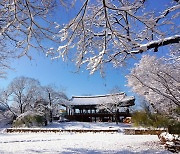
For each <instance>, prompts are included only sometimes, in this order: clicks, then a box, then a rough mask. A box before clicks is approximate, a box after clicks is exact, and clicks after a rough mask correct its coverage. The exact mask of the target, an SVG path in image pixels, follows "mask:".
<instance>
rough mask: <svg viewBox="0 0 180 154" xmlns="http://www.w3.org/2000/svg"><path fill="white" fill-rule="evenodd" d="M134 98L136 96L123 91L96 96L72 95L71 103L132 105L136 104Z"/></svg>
mask: <svg viewBox="0 0 180 154" xmlns="http://www.w3.org/2000/svg"><path fill="white" fill-rule="evenodd" d="M134 100H135V98H134V96H126V94H125V93H124V92H122V93H115V94H107V95H95V96H72V99H71V101H70V105H72V106H73V105H99V104H105V103H107V104H111V103H112V104H114V103H121V105H120V106H132V105H134Z"/></svg>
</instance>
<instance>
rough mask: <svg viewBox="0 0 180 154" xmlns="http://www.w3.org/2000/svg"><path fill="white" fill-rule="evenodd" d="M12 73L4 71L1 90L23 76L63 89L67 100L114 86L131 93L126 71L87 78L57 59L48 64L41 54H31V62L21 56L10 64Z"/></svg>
mask: <svg viewBox="0 0 180 154" xmlns="http://www.w3.org/2000/svg"><path fill="white" fill-rule="evenodd" d="M11 66H12V67H13V68H14V69H15V70H8V72H7V73H8V75H7V79H0V82H1V87H3V88H5V87H6V86H7V85H8V84H9V83H10V82H11V81H12V80H13V78H15V77H18V76H26V77H31V78H35V79H38V80H39V81H40V82H41V84H42V85H49V84H53V85H55V86H57V87H59V89H62V90H65V92H66V94H67V95H68V97H71V96H72V95H99V94H107V93H109V92H110V91H111V90H112V89H113V88H114V87H116V86H118V87H119V88H120V89H121V90H122V91H125V92H128V93H131V92H130V91H129V88H128V87H125V84H126V79H125V74H127V70H125V69H123V68H121V69H120V68H119V69H107V71H106V75H105V77H102V76H101V75H100V73H99V72H96V73H95V74H94V75H89V72H88V71H86V70H84V69H81V70H80V71H79V72H76V70H77V69H76V67H75V66H74V65H73V64H69V63H65V62H62V61H61V60H60V59H59V60H55V61H51V60H50V59H48V58H47V57H45V56H44V55H43V54H35V55H34V57H33V60H29V59H28V58H27V57H22V58H20V59H18V60H15V61H14V62H12V65H11Z"/></svg>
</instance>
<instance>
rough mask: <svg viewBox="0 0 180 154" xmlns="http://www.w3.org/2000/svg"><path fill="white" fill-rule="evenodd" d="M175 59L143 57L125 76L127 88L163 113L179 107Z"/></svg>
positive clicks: (179, 86) (179, 79)
mask: <svg viewBox="0 0 180 154" xmlns="http://www.w3.org/2000/svg"><path fill="white" fill-rule="evenodd" d="M175 57H176V58H175ZM175 57H174V58H172V57H170V58H168V59H167V58H166V59H165V58H161V59H158V58H156V57H155V56H150V55H144V56H143V57H142V59H141V60H140V62H139V63H137V64H135V68H133V69H132V70H131V73H130V74H129V75H128V76H127V79H128V86H130V87H131V88H132V90H133V91H134V92H135V93H137V94H139V95H141V96H144V97H145V99H146V100H147V101H148V102H150V103H151V105H152V106H153V107H155V109H156V110H157V111H161V112H164V111H165V112H164V113H169V112H172V109H174V108H176V107H178V106H180V61H179V60H178V59H177V56H175ZM175 59H176V60H175Z"/></svg>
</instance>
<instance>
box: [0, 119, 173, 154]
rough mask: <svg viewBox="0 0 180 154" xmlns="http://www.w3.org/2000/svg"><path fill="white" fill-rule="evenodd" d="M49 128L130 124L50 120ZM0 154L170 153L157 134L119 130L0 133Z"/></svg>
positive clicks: (88, 127)
mask: <svg viewBox="0 0 180 154" xmlns="http://www.w3.org/2000/svg"><path fill="white" fill-rule="evenodd" d="M48 127H49V128H60V129H119V130H122V129H123V128H126V127H130V126H129V125H123V124H120V125H118V126H117V125H116V124H114V123H80V122H67V123H53V124H51V125H49V126H48ZM0 153H1V154H7V153H8V154H11V153H18V154H21V153H23V154H24V153H48V154H54V153H60V154H70V153H73V154H74V153H76V154H81V153H82V154H101V153H108V154H111V153H120V154H121V153H122V154H129V153H130V154H131V153H143V154H146V153H149V154H153V153H161V154H165V153H170V152H169V151H166V150H165V149H164V147H163V146H162V145H161V144H160V142H159V139H158V137H157V136H156V135H124V134H123V133H122V132H121V131H120V132H119V133H15V134H7V133H5V132H3V131H1V132H0Z"/></svg>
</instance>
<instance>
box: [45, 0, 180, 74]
mask: <svg viewBox="0 0 180 154" xmlns="http://www.w3.org/2000/svg"><path fill="white" fill-rule="evenodd" d="M76 2H77V3H79V4H81V3H82V1H79V0H76ZM163 2H164V6H161V7H159V5H156V3H159V1H155V0H153V1H148V0H84V1H83V4H82V7H81V8H80V9H79V12H78V13H77V14H76V16H75V17H74V18H73V19H72V20H71V21H70V22H69V23H68V24H65V25H64V27H61V29H60V30H59V33H58V34H57V37H59V39H60V40H61V43H60V46H59V48H58V49H57V52H53V51H51V50H50V51H49V52H47V54H49V55H51V56H52V57H53V58H59V57H62V58H63V59H66V58H67V59H70V60H73V61H75V63H76V65H77V66H78V67H80V66H82V65H85V66H86V67H87V69H88V70H90V73H94V72H95V71H96V70H103V66H104V65H105V64H107V63H108V64H109V63H112V64H113V66H114V67H117V66H121V65H123V64H124V63H125V62H126V60H128V59H129V58H132V57H134V56H135V55H137V54H141V53H143V52H146V51H148V50H152V51H154V52H157V51H158V49H159V48H160V47H162V46H166V45H172V44H178V43H179V41H180V35H179V30H180V28H179V15H180V13H179V9H180V1H179V0H168V1H165V0H164V1H163ZM151 4H154V5H153V6H152V5H151ZM78 6H79V5H78ZM156 6H157V7H158V8H157V7H156ZM72 48H76V49H77V50H73V49H72Z"/></svg>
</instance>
